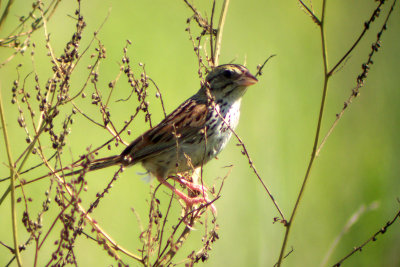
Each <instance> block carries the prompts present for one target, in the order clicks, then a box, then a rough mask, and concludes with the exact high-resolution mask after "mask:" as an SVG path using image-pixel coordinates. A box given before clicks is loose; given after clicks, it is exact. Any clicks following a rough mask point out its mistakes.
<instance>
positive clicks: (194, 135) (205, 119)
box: [89, 64, 257, 205]
mask: <svg viewBox="0 0 400 267" xmlns="http://www.w3.org/2000/svg"><path fill="white" fill-rule="evenodd" d="M255 83H257V79H256V78H255V77H254V76H253V75H251V74H250V72H249V71H248V70H247V68H245V67H244V66H241V65H235V64H226V65H221V66H218V67H216V68H214V69H213V70H212V71H211V72H210V73H209V74H208V75H207V77H206V86H203V87H202V88H200V90H199V91H198V92H197V93H196V94H195V95H193V96H192V97H190V98H189V99H188V100H186V101H185V102H184V103H182V104H181V105H180V106H179V107H178V108H177V109H175V110H174V111H173V112H172V113H171V114H169V115H168V116H167V117H166V118H165V119H164V120H162V121H161V122H160V123H159V124H158V125H157V126H155V127H153V128H151V129H149V130H148V131H146V132H145V133H143V134H142V135H141V136H139V137H138V138H136V139H135V140H134V141H133V142H132V143H130V145H129V146H128V147H126V148H125V149H124V151H123V152H122V153H121V154H120V155H117V156H114V157H109V158H104V159H99V160H96V161H95V162H93V163H92V165H91V166H90V167H89V170H96V169H101V168H104V167H108V166H111V165H117V164H122V165H124V166H131V165H134V164H137V163H139V162H140V163H142V165H143V166H144V168H145V169H146V170H147V171H149V172H150V173H151V174H153V175H154V176H156V177H157V178H158V180H159V181H160V182H161V183H163V184H165V185H166V186H168V187H169V188H171V189H172V190H173V191H174V192H175V193H176V194H177V195H178V196H179V197H181V198H182V199H183V200H184V201H185V202H186V203H187V204H188V205H190V204H194V203H198V202H202V201H201V200H199V201H194V200H193V199H190V198H189V197H187V196H186V195H185V194H183V193H182V192H179V191H178V190H177V189H175V188H174V187H172V186H171V185H170V184H169V183H167V182H166V181H165V178H166V177H167V176H168V175H171V174H175V173H177V172H184V171H188V170H191V169H192V168H197V167H199V166H202V165H203V164H205V163H207V162H208V161H209V160H210V159H212V158H214V157H215V156H216V155H218V153H219V152H221V150H223V149H224V147H225V146H226V144H227V143H228V141H229V139H230V137H231V135H232V133H231V131H230V130H229V129H228V127H227V125H225V123H224V121H223V120H222V119H221V117H220V116H219V115H218V112H219V113H220V114H221V115H222V116H223V117H224V119H225V121H226V122H227V123H228V124H229V125H230V127H231V128H232V129H235V128H236V126H237V124H238V122H239V114H240V104H241V100H242V96H243V94H244V93H245V92H246V88H247V86H250V85H252V84H255ZM207 90H209V92H210V93H211V96H212V97H213V101H214V103H215V109H214V106H213V105H212V104H211V103H212V102H211V101H210V99H209V97H208V96H207ZM216 110H218V112H217V111H216ZM188 158H190V163H189V164H188ZM203 199H204V198H203ZM192 200H193V201H192Z"/></svg>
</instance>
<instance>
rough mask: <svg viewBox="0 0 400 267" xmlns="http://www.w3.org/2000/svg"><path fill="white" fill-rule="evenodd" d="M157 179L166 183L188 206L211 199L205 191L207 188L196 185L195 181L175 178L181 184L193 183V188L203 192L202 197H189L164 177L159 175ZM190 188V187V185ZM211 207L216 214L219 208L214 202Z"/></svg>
mask: <svg viewBox="0 0 400 267" xmlns="http://www.w3.org/2000/svg"><path fill="white" fill-rule="evenodd" d="M157 180H158V181H159V182H160V183H161V184H163V185H165V186H166V187H168V188H169V189H171V191H172V192H173V193H174V194H176V195H177V196H178V197H179V198H180V199H182V200H183V201H184V202H185V204H186V206H187V207H191V206H193V205H196V204H200V203H207V202H209V200H208V199H207V194H206V193H205V190H206V189H207V188H205V187H203V186H202V185H195V184H193V183H190V182H187V181H185V182H183V179H179V178H176V177H175V178H174V180H176V181H177V182H179V183H180V184H183V185H187V184H191V186H193V188H191V189H192V190H196V191H200V192H201V193H202V195H203V196H201V197H189V196H188V195H186V194H185V193H182V192H181V191H179V190H178V189H176V188H175V187H174V186H173V185H171V184H170V183H168V182H167V181H166V180H165V179H164V178H162V177H158V176H157ZM188 188H190V187H188ZM210 207H211V211H212V213H213V214H214V215H216V214H217V208H216V207H215V205H214V204H211V205H210Z"/></svg>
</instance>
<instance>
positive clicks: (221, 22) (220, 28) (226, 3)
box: [211, 0, 229, 66]
mask: <svg viewBox="0 0 400 267" xmlns="http://www.w3.org/2000/svg"><path fill="white" fill-rule="evenodd" d="M228 6H229V0H224V4H223V5H222V11H221V15H220V17H219V24H218V31H217V38H216V40H215V49H214V51H215V54H214V55H211V56H213V59H214V66H218V64H219V56H220V54H221V42H222V34H223V32H224V25H225V20H226V14H227V13H228ZM211 39H212V36H211Z"/></svg>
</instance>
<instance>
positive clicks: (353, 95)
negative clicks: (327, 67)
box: [316, 0, 396, 157]
mask: <svg viewBox="0 0 400 267" xmlns="http://www.w3.org/2000/svg"><path fill="white" fill-rule="evenodd" d="M395 4H396V0H394V1H393V3H392V6H391V7H390V10H389V13H388V14H387V16H386V19H385V22H384V23H383V26H382V28H381V30H380V32H379V34H378V38H377V40H376V43H379V42H380V38H381V36H382V33H383V31H384V29H385V28H386V25H387V22H388V20H389V18H390V15H391V14H392V12H393V9H394V6H395ZM380 6H381V5H379V6H378V7H377V8H376V9H375V11H374V14H375V13H376V12H377V10H378V8H380ZM371 22H372V17H371V18H370V20H369V21H368V22H367V23H368V24H370V23H371ZM363 34H364V31H363V33H362V35H363ZM356 42H359V39H357V41H356ZM353 47H354V45H353V46H352V48H351V49H353ZM374 52H375V51H374V50H373V51H372V52H371V53H370V54H369V56H368V60H367V61H366V62H367V63H368V62H371V60H372V56H373V55H374ZM337 66H338V65H337ZM334 70H335V69H334V68H333V69H332V70H331V71H329V73H333V72H334ZM363 85H364V83H363V82H357V86H356V88H355V89H353V90H352V93H351V95H350V96H349V97H348V99H347V100H346V102H345V103H344V106H343V108H342V110H341V111H340V112H339V113H338V114H337V115H336V119H335V121H334V122H333V123H332V125H331V127H330V128H329V130H328V132H327V133H326V134H325V136H324V138H323V139H322V141H321V143H320V145H319V147H318V149H317V153H316V156H317V157H318V155H319V153H320V151H321V149H322V148H323V147H324V145H325V143H326V141H327V139H328V137H329V136H330V135H331V134H332V132H333V130H334V129H335V128H336V126H337V124H338V123H339V120H340V119H341V118H342V117H343V114H344V112H345V111H346V109H347V108H348V107H349V105H350V104H351V103H352V101H353V99H354V98H355V97H356V96H357V93H355V92H358V90H359V89H360V88H361V87H362V86H363Z"/></svg>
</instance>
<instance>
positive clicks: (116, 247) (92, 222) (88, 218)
mask: <svg viewBox="0 0 400 267" xmlns="http://www.w3.org/2000/svg"><path fill="white" fill-rule="evenodd" d="M43 160H44V162H45V164H46V166H47V167H48V168H49V169H52V167H51V166H50V164H49V163H48V162H47V161H46V159H45V158H44V157H43ZM52 171H53V174H54V176H55V177H56V178H57V180H58V182H59V183H60V184H62V185H63V186H64V188H65V189H66V191H67V193H68V194H69V195H70V196H71V197H74V195H75V193H74V190H73V189H72V188H71V187H70V186H69V185H68V184H67V183H66V182H65V180H64V179H63V178H62V177H60V176H59V175H58V174H57V173H55V172H54V170H52ZM77 206H78V208H79V211H80V212H81V214H83V215H84V219H86V221H87V222H88V223H89V224H90V225H91V226H92V227H93V228H94V229H95V230H96V233H97V234H99V235H100V236H101V237H104V238H105V240H107V241H108V242H109V243H110V244H111V245H112V246H111V247H112V248H113V249H114V250H115V251H121V252H122V253H124V254H125V255H127V256H129V257H131V258H133V259H135V260H138V261H141V260H142V259H141V258H140V257H139V256H137V255H135V254H133V253H131V252H129V251H128V250H126V249H125V248H123V247H121V246H119V245H118V244H117V243H116V242H115V241H114V240H113V239H112V238H111V237H110V236H109V235H108V234H107V233H106V232H105V231H104V230H103V229H102V228H101V227H100V226H99V225H98V224H97V222H96V221H95V220H94V219H92V217H91V216H90V215H89V214H88V212H87V211H86V210H85V209H84V208H83V207H82V205H81V204H78V205H77Z"/></svg>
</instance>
